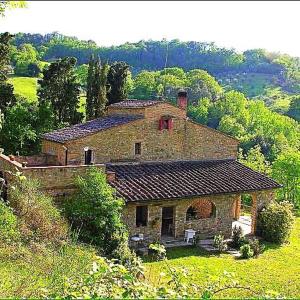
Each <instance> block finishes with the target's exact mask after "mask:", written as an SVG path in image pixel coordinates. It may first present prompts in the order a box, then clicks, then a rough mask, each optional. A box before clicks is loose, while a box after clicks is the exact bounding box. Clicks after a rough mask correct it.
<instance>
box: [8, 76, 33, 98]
mask: <svg viewBox="0 0 300 300" xmlns="http://www.w3.org/2000/svg"><path fill="white" fill-rule="evenodd" d="M9 82H10V83H12V84H13V86H14V90H15V91H14V93H15V94H16V95H20V96H23V97H25V98H26V99H28V100H29V101H30V102H34V101H36V100H37V94H36V91H37V78H32V77H11V78H10V79H9Z"/></svg>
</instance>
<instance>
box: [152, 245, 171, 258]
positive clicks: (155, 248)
mask: <svg viewBox="0 0 300 300" xmlns="http://www.w3.org/2000/svg"><path fill="white" fill-rule="evenodd" d="M151 253H152V254H153V255H154V257H155V258H156V259H157V260H163V259H165V258H166V253H167V251H166V248H165V246H164V245H161V244H159V243H153V244H150V245H149V254H151Z"/></svg>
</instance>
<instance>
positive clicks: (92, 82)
mask: <svg viewBox="0 0 300 300" xmlns="http://www.w3.org/2000/svg"><path fill="white" fill-rule="evenodd" d="M108 69H109V67H108V64H106V63H104V64H101V61H100V59H99V58H96V59H95V58H93V57H91V59H90V62H89V70H88V80H87V101H86V113H87V114H86V115H87V119H88V120H91V119H94V118H98V117H101V116H102V115H103V114H104V110H105V107H106V104H107V73H108Z"/></svg>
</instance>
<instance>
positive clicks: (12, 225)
mask: <svg viewBox="0 0 300 300" xmlns="http://www.w3.org/2000/svg"><path fill="white" fill-rule="evenodd" d="M19 237H20V232H19V229H18V224H17V217H16V216H15V215H14V214H13V212H12V210H11V208H10V207H8V206H7V205H6V204H5V203H4V202H3V201H2V200H0V243H8V244H9V243H11V242H15V241H17V240H18V239H19Z"/></svg>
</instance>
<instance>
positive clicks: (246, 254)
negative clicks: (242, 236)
mask: <svg viewBox="0 0 300 300" xmlns="http://www.w3.org/2000/svg"><path fill="white" fill-rule="evenodd" d="M240 253H241V258H246V259H247V258H250V257H252V256H253V251H252V249H251V247H250V245H249V244H245V245H243V246H241V248H240Z"/></svg>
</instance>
